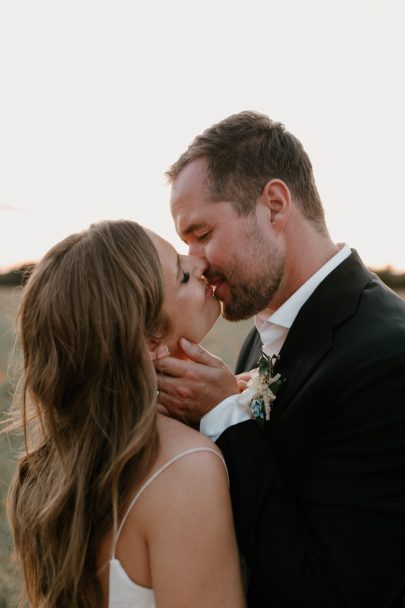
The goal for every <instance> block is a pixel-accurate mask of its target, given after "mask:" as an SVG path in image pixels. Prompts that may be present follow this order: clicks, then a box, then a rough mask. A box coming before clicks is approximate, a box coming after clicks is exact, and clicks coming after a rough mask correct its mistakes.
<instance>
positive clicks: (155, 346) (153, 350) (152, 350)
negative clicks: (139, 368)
mask: <svg viewBox="0 0 405 608" xmlns="http://www.w3.org/2000/svg"><path fill="white" fill-rule="evenodd" d="M148 342H149V354H150V358H151V359H152V361H158V359H164V358H165V357H168V356H169V355H170V351H169V347H168V346H167V344H164V343H163V342H161V341H160V340H157V339H156V338H149V340H148Z"/></svg>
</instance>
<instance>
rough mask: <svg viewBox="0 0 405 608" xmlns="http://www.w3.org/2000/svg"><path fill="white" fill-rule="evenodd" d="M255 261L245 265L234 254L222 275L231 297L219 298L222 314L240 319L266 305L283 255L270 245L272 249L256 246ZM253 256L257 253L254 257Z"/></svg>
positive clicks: (274, 289) (281, 267)
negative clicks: (227, 299) (226, 299)
mask: <svg viewBox="0 0 405 608" xmlns="http://www.w3.org/2000/svg"><path fill="white" fill-rule="evenodd" d="M255 254H256V255H254V256H252V257H253V258H254V259H255V263H253V264H251V270H250V269H249V268H246V261H245V264H244V263H243V261H242V259H243V258H242V257H241V256H237V257H234V259H233V260H232V263H231V264H229V266H228V268H227V270H226V272H225V273H224V274H223V275H222V276H223V278H224V280H225V281H226V283H227V285H228V288H229V291H230V294H231V299H230V300H229V301H227V302H226V303H224V302H221V308H222V316H223V317H224V318H225V319H227V320H228V321H241V320H242V319H249V318H250V317H253V315H255V314H257V313H259V312H260V311H262V310H264V309H265V308H267V306H268V305H269V303H270V301H271V300H272V298H273V297H274V294H275V293H276V292H277V290H278V288H279V285H280V282H281V279H282V278H283V272H284V259H283V257H282V256H281V255H280V253H279V252H278V251H277V250H276V249H275V248H273V250H272V251H269V250H268V249H265V248H264V247H263V246H260V245H259V246H258V247H257V251H256V252H255ZM256 256H257V257H256Z"/></svg>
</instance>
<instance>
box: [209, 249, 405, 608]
mask: <svg viewBox="0 0 405 608" xmlns="http://www.w3.org/2000/svg"><path fill="white" fill-rule="evenodd" d="M259 345H260V341H259V338H258V335H257V332H255V330H253V331H252V332H251V334H250V335H249V337H248V338H247V341H246V343H245V345H244V347H243V348H242V351H241V357H240V359H239V362H238V368H239V371H242V370H243V369H244V370H247V369H251V368H252V367H254V366H255V362H256V361H257V358H258V354H259V353H260V350H259V349H258V346H259ZM255 349H256V351H255ZM278 371H280V373H282V374H283V376H284V377H285V378H286V381H285V383H284V385H283V386H282V388H281V389H280V391H279V393H278V395H277V398H276V400H275V402H274V404H273V409H272V413H271V420H270V421H269V422H268V423H266V426H265V429H264V431H261V430H260V429H259V428H258V426H257V425H256V423H255V422H254V421H248V422H242V423H240V424H238V425H235V426H233V427H230V428H229V429H227V430H226V431H225V432H224V433H223V434H222V435H221V437H220V438H219V440H218V445H219V446H220V448H221V449H222V451H223V453H224V455H225V459H226V461H227V465H228V468H229V473H230V479H231V495H232V502H233V507H234V516H235V525H236V531H237V535H238V540H239V543H240V547H241V550H242V552H243V554H244V556H245V558H246V561H247V563H248V566H249V570H250V584H249V590H248V603H249V607H250V608H253V607H254V608H259V607H260V608H265V607H267V606H271V607H273V608H298V607H300V608H318V607H319V608H321V607H322V608H327V607H330V608H344V607H350V608H394V607H395V608H397V607H398V608H399V607H402V606H403V603H402V599H401V598H402V597H403V591H404V589H405V302H403V300H401V299H400V298H399V297H398V296H397V295H396V294H394V293H393V292H392V291H391V290H390V289H388V288H387V287H386V286H384V285H383V284H382V283H381V281H380V280H379V279H378V277H376V276H375V275H374V274H372V273H370V272H369V271H368V270H367V269H366V268H365V266H364V265H363V264H362V262H361V260H360V258H359V257H358V255H357V254H356V252H353V253H352V255H351V256H350V257H349V258H347V259H346V260H345V261H344V262H343V263H342V264H341V265H340V266H338V268H336V269H335V270H334V271H333V272H332V273H331V274H330V275H329V276H328V277H327V278H326V279H325V280H324V281H323V282H322V283H321V284H320V285H319V286H318V288H317V289H316V290H315V292H314V293H313V294H312V296H311V297H310V298H309V299H308V301H307V302H306V303H305V304H304V306H303V307H302V309H301V310H300V312H299V314H298V316H297V318H296V320H295V321H294V323H293V326H292V327H291V329H290V331H289V333H288V336H287V339H286V341H285V343H284V345H283V348H282V349H281V351H280V361H279V364H278Z"/></svg>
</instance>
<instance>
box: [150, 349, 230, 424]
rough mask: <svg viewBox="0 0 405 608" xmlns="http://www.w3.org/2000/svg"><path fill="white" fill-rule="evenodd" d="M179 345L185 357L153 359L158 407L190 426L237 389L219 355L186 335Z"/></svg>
mask: <svg viewBox="0 0 405 608" xmlns="http://www.w3.org/2000/svg"><path fill="white" fill-rule="evenodd" d="M180 346H181V349H182V351H183V352H184V354H185V356H186V357H187V359H188V360H184V359H175V358H174V357H165V358H164V359H159V360H158V361H156V364H155V365H156V371H157V379H158V387H159V395H158V407H159V409H160V411H164V409H163V408H165V409H166V410H167V411H168V412H169V415H170V416H172V417H173V418H177V419H178V420H181V421H183V422H186V423H187V424H190V425H191V426H198V423H199V422H200V420H201V417H202V416H204V414H206V413H207V412H209V411H210V410H211V409H212V408H213V407H215V406H216V405H217V404H218V403H220V402H221V401H223V400H224V399H225V398H226V397H229V395H234V394H235V393H239V388H238V384H237V382H236V378H235V375H234V374H233V373H232V371H231V370H230V369H229V367H227V366H226V365H225V363H224V362H223V361H222V360H221V359H220V358H219V357H215V356H214V355H211V354H210V353H209V352H208V351H206V350H205V349H204V348H202V347H201V346H199V345H198V344H193V343H191V342H189V341H188V340H186V339H185V338H181V339H180Z"/></svg>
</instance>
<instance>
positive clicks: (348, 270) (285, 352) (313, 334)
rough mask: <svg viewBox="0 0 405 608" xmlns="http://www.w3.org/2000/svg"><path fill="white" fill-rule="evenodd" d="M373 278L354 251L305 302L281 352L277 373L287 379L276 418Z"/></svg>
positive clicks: (316, 362)
mask: <svg viewBox="0 0 405 608" xmlns="http://www.w3.org/2000/svg"><path fill="white" fill-rule="evenodd" d="M371 277H372V275H371V273H370V272H369V271H368V270H367V269H366V268H365V266H364V265H363V263H362V262H361V260H360V258H359V256H358V254H357V252H355V251H353V253H352V255H350V256H349V257H348V258H347V259H346V260H345V261H344V262H342V263H341V264H340V265H339V266H338V267H337V268H336V269H335V270H334V271H333V272H331V273H330V275H328V276H327V277H326V279H325V280H324V281H322V283H321V284H320V285H319V286H318V287H317V289H316V290H315V291H314V293H313V294H312V295H311V296H310V298H309V299H308V300H307V302H305V304H304V305H303V307H302V308H301V310H300V312H299V313H298V315H297V318H296V319H295V321H294V323H293V325H292V327H291V329H290V331H289V332H288V336H287V338H286V341H285V343H284V345H283V347H282V349H281V351H280V361H279V363H278V365H277V371H278V372H280V373H281V374H282V375H283V376H284V377H285V379H286V381H285V384H284V385H283V386H282V387H281V389H280V391H279V393H278V395H277V399H276V401H275V403H274V407H273V411H272V417H273V419H274V418H277V417H278V415H279V414H280V413H281V412H282V411H283V409H284V408H285V407H287V406H288V404H289V403H291V400H292V399H293V398H294V396H295V395H296V394H297V392H298V391H299V390H300V387H301V386H302V385H303V384H304V383H305V382H306V381H307V379H308V378H309V377H310V375H311V373H312V372H313V370H314V369H315V368H316V367H317V366H318V365H319V363H320V362H321V360H322V359H323V358H324V357H325V355H326V354H327V353H328V351H329V350H330V348H331V347H332V345H333V339H334V331H335V328H336V327H337V326H338V325H340V324H341V323H343V322H344V321H345V320H346V319H348V318H349V317H351V316H352V315H353V314H354V313H355V311H356V309H357V305H358V301H359V298H360V295H361V292H362V291H363V289H364V287H365V285H366V284H367V283H368V282H369V281H370V279H371Z"/></svg>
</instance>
